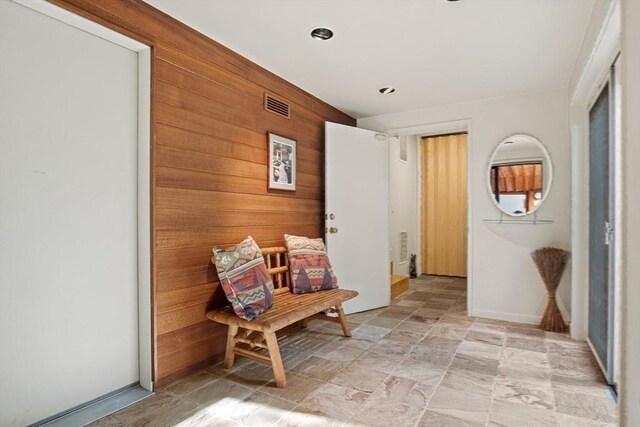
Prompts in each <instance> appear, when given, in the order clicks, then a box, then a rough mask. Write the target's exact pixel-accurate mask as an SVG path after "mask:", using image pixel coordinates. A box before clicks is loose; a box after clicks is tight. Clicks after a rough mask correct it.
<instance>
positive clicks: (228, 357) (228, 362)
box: [224, 325, 238, 368]
mask: <svg viewBox="0 0 640 427" xmlns="http://www.w3.org/2000/svg"><path fill="white" fill-rule="evenodd" d="M237 333H238V325H229V329H228V331H227V350H226V352H225V354H224V366H225V368H230V367H232V366H233V361H234V359H235V353H234V352H233V349H234V348H235V347H236V342H235V341H234V338H235V336H236V334H237Z"/></svg>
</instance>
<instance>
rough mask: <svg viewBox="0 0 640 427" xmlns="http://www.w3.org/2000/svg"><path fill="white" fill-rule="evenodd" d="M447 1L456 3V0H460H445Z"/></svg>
mask: <svg viewBox="0 0 640 427" xmlns="http://www.w3.org/2000/svg"><path fill="white" fill-rule="evenodd" d="M447 1H448V2H451V3H456V2H459V1H460V0H447Z"/></svg>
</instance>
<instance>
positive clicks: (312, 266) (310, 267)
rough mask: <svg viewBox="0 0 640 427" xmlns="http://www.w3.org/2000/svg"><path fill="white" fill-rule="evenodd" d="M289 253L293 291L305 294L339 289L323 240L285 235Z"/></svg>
mask: <svg viewBox="0 0 640 427" xmlns="http://www.w3.org/2000/svg"><path fill="white" fill-rule="evenodd" d="M284 241H285V244H286V245H287V251H288V252H289V271H290V272H291V281H292V282H293V283H292V291H293V293H294V294H305V293H308V292H316V291H321V290H324V289H333V288H337V287H338V280H337V279H336V276H335V274H333V269H332V268H331V263H330V262H329V257H327V251H326V249H325V247H324V243H323V242H322V239H309V238H307V237H299V236H290V235H288V234H285V235H284Z"/></svg>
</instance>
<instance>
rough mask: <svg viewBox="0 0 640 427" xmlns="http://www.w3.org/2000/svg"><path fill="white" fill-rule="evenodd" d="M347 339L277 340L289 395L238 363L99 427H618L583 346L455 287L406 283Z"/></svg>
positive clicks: (310, 335) (252, 365)
mask: <svg viewBox="0 0 640 427" xmlns="http://www.w3.org/2000/svg"><path fill="white" fill-rule="evenodd" d="M349 317H350V322H351V326H352V330H353V337H352V338H344V337H342V336H341V333H340V330H339V327H338V326H337V325H335V324H331V323H326V322H322V321H314V322H311V323H310V324H309V328H308V329H306V330H303V329H299V330H295V331H293V332H290V333H288V334H287V335H285V336H283V337H282V338H281V352H282V355H283V358H284V363H285V368H286V369H287V380H288V383H289V384H288V386H287V388H285V389H278V388H276V387H275V384H274V383H273V382H272V373H271V370H270V367H269V366H266V365H262V364H259V363H256V362H252V361H248V360H247V359H244V358H238V359H237V362H236V365H235V366H234V367H233V368H232V369H230V370H226V369H224V368H223V367H222V366H221V365H220V364H217V365H214V366H211V367H209V368H207V369H205V370H203V371H201V372H198V373H196V374H193V375H191V376H189V377H186V378H184V379H181V380H179V381H178V382H176V383H174V384H172V385H170V386H169V387H167V388H165V389H163V390H162V391H160V392H158V393H156V394H155V395H154V396H153V397H151V398H149V399H147V400H145V401H143V402H141V403H139V404H136V405H134V406H131V407H129V408H126V409H124V410H122V411H120V412H117V413H116V414H114V415H111V416H109V417H107V418H103V419H102V420H100V421H98V422H96V423H94V425H95V426H103V425H104V426H138V425H153V426H245V425H246V426H272V425H273V426H323V427H324V426H385V427H388V426H430V427H437V426H455V427H465V426H469V427H475V426H513V427H527V426H535V427H543V426H560V427H565V426H566V427H569V426H570V427H581V426H610V425H615V424H616V415H615V413H616V408H615V403H614V401H613V399H612V398H611V396H610V394H609V392H608V389H607V387H606V386H605V384H604V382H603V380H602V376H601V374H600V372H599V370H598V368H597V366H596V365H595V362H594V360H593V357H592V356H591V354H590V352H589V349H588V347H587V345H586V344H585V343H582V342H576V341H572V340H571V339H569V337H568V336H567V335H564V334H554V333H545V332H543V331H540V330H538V329H536V327H534V326H530V325H522V324H514V323H508V322H500V321H493V320H487V319H479V318H469V317H467V316H466V282H465V280H463V279H453V278H444V277H427V276H423V277H422V278H420V279H416V280H412V281H411V285H410V290H409V291H407V292H405V293H404V294H403V295H401V296H400V297H398V298H396V299H395V300H394V301H393V302H392V304H391V305H390V306H389V307H388V308H383V309H379V310H373V311H369V312H365V313H359V314H355V315H351V316H349Z"/></svg>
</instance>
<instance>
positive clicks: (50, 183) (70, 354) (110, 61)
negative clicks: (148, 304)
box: [0, 1, 139, 426]
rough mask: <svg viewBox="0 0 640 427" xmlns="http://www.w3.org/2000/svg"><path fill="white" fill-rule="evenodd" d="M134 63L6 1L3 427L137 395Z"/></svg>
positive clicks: (0, 204)
mask: <svg viewBox="0 0 640 427" xmlns="http://www.w3.org/2000/svg"><path fill="white" fill-rule="evenodd" d="M137 67H138V55H137V53H135V52H132V51H130V50H128V49H125V48H123V47H121V46H118V45H115V44H113V43H110V42H108V41H105V40H104V39H101V38H98V37H96V36H94V35H91V34H88V33H86V32H84V31H81V30H79V29H77V28H75V27H72V26H69V25H67V24H64V23H62V22H60V21H57V20H55V19H53V18H51V17H48V16H45V15H43V14H41V13H39V12H36V11H34V10H31V9H28V8H26V7H24V6H21V5H18V4H15V3H13V2H7V1H0V346H1V350H0V425H2V426H5V425H26V424H30V423H34V422H37V421H39V420H42V419H45V418H47V417H49V416H52V415H55V414H57V413H60V412H62V411H65V410H68V409H69V408H72V407H74V406H76V405H80V404H83V403H84V402H87V401H89V400H92V399H95V398H97V397H99V396H102V395H104V394H106V393H109V392H112V391H114V390H117V389H120V388H122V387H125V386H128V385H131V384H132V383H137V382H138V378H139V372H138V306H137V304H138V301H137V289H138V288H137V281H138V278H137V274H138V269H137V236H136V234H137V200H138V199H137V131H138V129H137V128H138V126H137V111H138V110H137V108H138V106H137V100H138V92H137V91H138V86H137V78H138V68H137Z"/></svg>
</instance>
